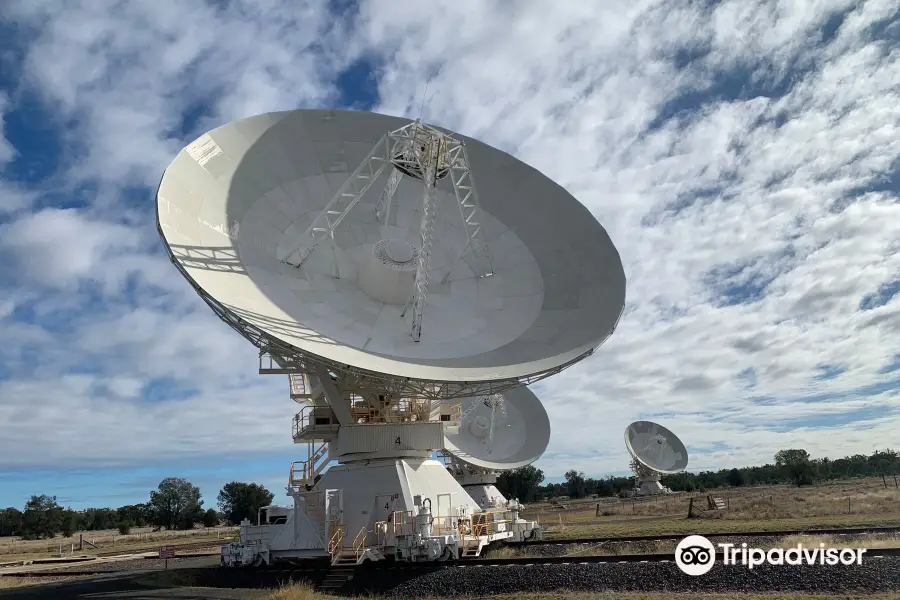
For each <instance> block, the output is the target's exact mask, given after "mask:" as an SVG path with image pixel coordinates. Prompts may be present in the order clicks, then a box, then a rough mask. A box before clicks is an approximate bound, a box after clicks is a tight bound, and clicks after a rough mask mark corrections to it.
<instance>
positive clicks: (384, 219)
mask: <svg viewBox="0 0 900 600" xmlns="http://www.w3.org/2000/svg"><path fill="white" fill-rule="evenodd" d="M402 178H403V173H401V172H400V171H399V170H398V169H397V168H396V167H395V168H394V170H393V171H391V177H390V178H389V179H388V182H387V185H385V186H384V191H382V192H381V198H379V199H378V204H376V205H375V218H376V219H378V222H379V223H382V224H384V225H388V224H389V223H388V221H389V220H390V218H391V203H392V202H393V200H394V194H395V193H396V192H397V186H398V185H400V180H401V179H402Z"/></svg>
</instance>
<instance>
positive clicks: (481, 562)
mask: <svg viewBox="0 0 900 600" xmlns="http://www.w3.org/2000/svg"><path fill="white" fill-rule="evenodd" d="M895 556H900V548H872V549H869V550H866V554H865V558H866V559H867V560H868V559H872V558H882V557H895ZM723 559H724V554H722V553H716V561H717V562H719V563H722V561H723ZM666 562H675V555H674V554H670V553H663V554H617V555H616V554H613V555H592V556H575V555H572V556H541V557H518V558H487V559H473V560H463V561H446V562H438V561H431V562H423V563H414V562H381V561H378V562H372V563H365V564H366V566H367V567H369V566H371V568H375V569H379V570H382V569H386V570H407V571H409V570H423V571H428V570H432V571H433V570H437V569H448V568H458V569H461V568H466V569H477V568H481V567H502V566H541V565H577V564H582V565H587V564H616V563H666ZM310 563H311V564H310V565H308V566H303V565H297V566H293V567H291V568H285V567H278V566H272V567H268V568H260V569H251V568H247V569H238V570H239V571H243V572H244V573H246V574H248V575H252V574H253V573H268V574H273V573H274V574H284V575H290V574H292V573H304V572H309V571H327V570H328V569H329V566H328V564H327V563H326V564H324V565H323V564H322V561H319V560H310ZM312 563H315V564H312ZM198 568H204V567H198ZM205 568H210V569H215V568H218V569H226V567H205ZM228 570H229V571H231V570H232V569H228ZM135 571H148V570H146V569H135ZM122 572H123V571H99V570H98V571H90V570H88V571H74V572H73V571H69V572H62V573H61V572H59V571H31V572H26V573H11V574H9V575H4V576H0V577H35V578H37V577H82V576H88V575H111V574H115V573H122ZM148 572H149V571H148Z"/></svg>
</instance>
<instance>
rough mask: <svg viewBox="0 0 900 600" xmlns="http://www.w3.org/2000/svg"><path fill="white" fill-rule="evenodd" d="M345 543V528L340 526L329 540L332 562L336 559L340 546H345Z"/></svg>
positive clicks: (329, 552)
mask: <svg viewBox="0 0 900 600" xmlns="http://www.w3.org/2000/svg"><path fill="white" fill-rule="evenodd" d="M343 543H344V529H343V528H338V529H336V530H335V532H334V534H333V535H332V536H331V540H330V541H329V542H328V554H330V555H331V560H332V562H333V561H334V555H335V553H336V552H337V551H338V548H341V547H343Z"/></svg>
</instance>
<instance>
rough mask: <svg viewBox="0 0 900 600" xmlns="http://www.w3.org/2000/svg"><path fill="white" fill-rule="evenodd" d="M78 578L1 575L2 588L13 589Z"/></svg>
mask: <svg viewBox="0 0 900 600" xmlns="http://www.w3.org/2000/svg"><path fill="white" fill-rule="evenodd" d="M72 579H76V578H75V577H72V576H71V575H70V576H68V577H62V576H61V577H9V576H3V577H0V590H11V589H14V588H23V587H28V586H31V585H41V584H44V583H53V582H54V581H67V580H72Z"/></svg>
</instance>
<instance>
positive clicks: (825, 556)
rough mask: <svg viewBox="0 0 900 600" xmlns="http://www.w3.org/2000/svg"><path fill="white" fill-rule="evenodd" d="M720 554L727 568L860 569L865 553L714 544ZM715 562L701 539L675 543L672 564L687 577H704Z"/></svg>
mask: <svg viewBox="0 0 900 600" xmlns="http://www.w3.org/2000/svg"><path fill="white" fill-rule="evenodd" d="M716 545H717V546H718V547H719V549H720V550H721V553H720V556H721V558H722V563H723V564H726V565H737V564H740V565H743V566H745V567H747V568H748V569H752V568H753V567H758V566H760V565H763V564H770V565H829V566H834V565H837V564H842V565H854V564H856V565H861V564H862V556H863V554H865V553H866V550H865V549H862V548H856V549H853V548H826V547H825V544H821V543H820V544H819V547H818V548H815V547H812V548H807V547H804V546H803V544H802V543H800V544H797V546H796V547H794V548H772V549H771V550H763V549H761V548H750V547H748V546H747V544H746V543H744V544H741V545H740V546H737V545H735V544H716ZM715 562H716V547H715V546H713V543H712V542H710V541H709V540H708V539H706V538H705V537H703V536H702V535H690V536H688V537H686V538H684V539H683V540H681V541H680V542H679V543H678V546H677V547H676V548H675V564H677V565H678V568H679V569H681V570H682V572H684V573H687V574H688V575H703V574H705V573H708V572H709V570H710V569H712V567H713V564H714V563H715Z"/></svg>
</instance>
